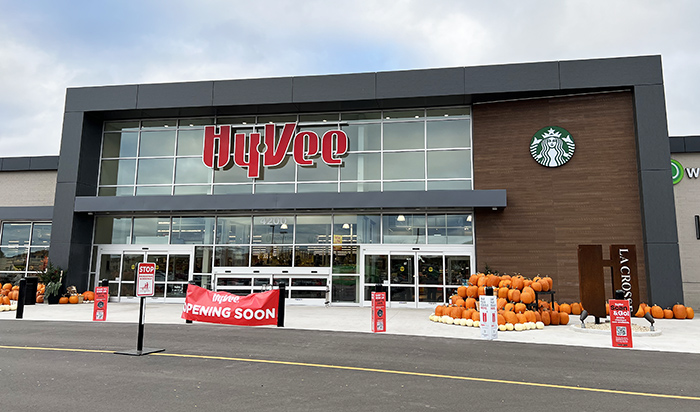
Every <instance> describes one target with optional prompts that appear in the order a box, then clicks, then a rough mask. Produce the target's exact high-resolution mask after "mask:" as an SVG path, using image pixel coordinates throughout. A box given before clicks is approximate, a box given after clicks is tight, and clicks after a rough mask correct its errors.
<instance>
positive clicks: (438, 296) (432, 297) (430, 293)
mask: <svg viewBox="0 0 700 412" xmlns="http://www.w3.org/2000/svg"><path fill="white" fill-rule="evenodd" d="M418 301H419V302H444V301H443V294H442V288H433V287H423V286H421V287H419V288H418Z"/></svg>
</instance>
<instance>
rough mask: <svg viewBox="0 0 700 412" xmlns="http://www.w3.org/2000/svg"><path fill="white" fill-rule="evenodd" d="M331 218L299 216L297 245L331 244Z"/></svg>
mask: <svg viewBox="0 0 700 412" xmlns="http://www.w3.org/2000/svg"><path fill="white" fill-rule="evenodd" d="M330 242H331V217H330V216H329V215H325V216H304V215H300V216H297V223H296V243H330Z"/></svg>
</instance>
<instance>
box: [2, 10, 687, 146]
mask: <svg viewBox="0 0 700 412" xmlns="http://www.w3.org/2000/svg"><path fill="white" fill-rule="evenodd" d="M0 10H2V12H1V13H0V124H2V127H0V157H8V156H39V155H56V154H58V151H59V145H60V136H61V124H62V116H63V104H64V99H65V90H66V88H67V87H82V86H100V85H110V84H129V83H160V82H173V81H190V80H218V79H238V78H255V77H271V76H295V75H315V74H334V73H354V72H374V71H385V70H405V69H421V68H431V67H451V66H474V65H488V64H502V63H521V62H534V61H550V60H571V59H589V58H601V57H621V56H635V55H649V54H660V55H661V56H662V58H663V65H664V81H665V86H666V107H667V111H668V123H669V124H668V127H669V134H671V135H673V136H684V135H700V126H698V125H696V124H694V122H693V121H694V119H695V117H696V113H698V112H700V97H699V96H700V53H698V51H699V50H700V46H698V41H699V40H700V24H698V17H700V2H698V1H691V0H688V1H680V0H665V1H646V0H605V1H597V0H593V1H571V0H530V1H528V0H512V1H500V0H490V1H483V0H482V1H467V0H462V1H447V0H446V1H442V0H431V1H412V0H392V1H362V0H353V1H334V0H326V1H303V0H296V1H282V0H267V1H266V0H258V1H255V2H244V1H233V0H197V1H194V0H193V1H185V0H168V1H165V0H161V1H157V0H139V1H132V0H118V1H117V0H75V1H65V0H35V1H32V0H24V1H22V0H0Z"/></svg>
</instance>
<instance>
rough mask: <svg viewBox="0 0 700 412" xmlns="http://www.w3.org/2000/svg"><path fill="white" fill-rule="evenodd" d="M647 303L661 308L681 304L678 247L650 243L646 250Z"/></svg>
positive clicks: (681, 286) (681, 285)
mask: <svg viewBox="0 0 700 412" xmlns="http://www.w3.org/2000/svg"><path fill="white" fill-rule="evenodd" d="M646 249H647V250H646V263H647V285H648V286H647V289H648V290H649V301H650V302H651V303H653V304H657V305H659V306H661V307H664V308H665V307H671V306H673V305H675V304H676V303H677V302H680V303H682V302H683V280H682V277H681V260H680V257H679V255H678V245H675V244H667V243H651V244H648V245H647V248H646Z"/></svg>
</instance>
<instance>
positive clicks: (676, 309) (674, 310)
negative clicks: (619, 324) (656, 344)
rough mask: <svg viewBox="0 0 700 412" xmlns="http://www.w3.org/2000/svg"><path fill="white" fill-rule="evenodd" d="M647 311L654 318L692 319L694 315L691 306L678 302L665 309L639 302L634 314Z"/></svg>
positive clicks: (638, 315) (639, 316)
mask: <svg viewBox="0 0 700 412" xmlns="http://www.w3.org/2000/svg"><path fill="white" fill-rule="evenodd" d="M606 309H608V308H606ZM647 313H651V316H652V317H653V318H654V319H693V318H694V317H695V311H694V310H693V308H691V307H690V306H684V305H682V304H680V303H676V304H675V305H673V307H671V308H666V309H663V308H662V307H661V306H659V305H653V306H649V305H647V304H646V303H640V304H639V309H637V312H636V313H635V314H634V316H635V317H638V318H643V317H644V315H646V314H647Z"/></svg>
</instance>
